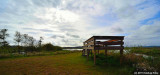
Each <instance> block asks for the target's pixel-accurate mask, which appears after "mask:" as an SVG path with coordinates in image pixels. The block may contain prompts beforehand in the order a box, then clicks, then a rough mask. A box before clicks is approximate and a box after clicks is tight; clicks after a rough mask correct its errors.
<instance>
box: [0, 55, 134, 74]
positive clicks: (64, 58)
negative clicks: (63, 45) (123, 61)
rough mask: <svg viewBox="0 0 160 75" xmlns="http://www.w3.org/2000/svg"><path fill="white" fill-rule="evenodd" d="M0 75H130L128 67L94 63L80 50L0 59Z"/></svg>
mask: <svg viewBox="0 0 160 75" xmlns="http://www.w3.org/2000/svg"><path fill="white" fill-rule="evenodd" d="M0 69H1V70H0V75H17V74H22V75H23V74H27V75H28V74H32V75H35V74H36V75H39V74H40V75H48V74H51V75H59V74H62V75H66V74H70V75H79V74H80V75H106V74H109V75H117V74H118V75H124V74H127V75H130V74H132V73H131V72H130V71H129V70H131V69H132V68H129V67H112V66H99V65H96V66H95V65H94V64H93V61H92V59H90V60H89V61H87V60H86V57H83V56H81V52H74V53H68V54H57V55H49V56H34V57H21V58H15V59H6V60H0Z"/></svg>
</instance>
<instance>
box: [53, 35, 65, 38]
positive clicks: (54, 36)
mask: <svg viewBox="0 0 160 75" xmlns="http://www.w3.org/2000/svg"><path fill="white" fill-rule="evenodd" d="M58 37H59V38H65V36H63V35H53V36H51V38H58Z"/></svg>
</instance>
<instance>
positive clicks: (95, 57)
mask: <svg viewBox="0 0 160 75" xmlns="http://www.w3.org/2000/svg"><path fill="white" fill-rule="evenodd" d="M95 41H96V39H95V38H94V40H93V42H94V49H93V50H94V65H96V50H95Z"/></svg>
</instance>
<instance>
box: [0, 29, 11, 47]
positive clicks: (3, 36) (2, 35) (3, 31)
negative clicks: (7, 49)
mask: <svg viewBox="0 0 160 75" xmlns="http://www.w3.org/2000/svg"><path fill="white" fill-rule="evenodd" d="M7 31H8V29H1V30H0V39H1V44H2V46H7V45H8V42H7V41H6V38H7V37H9V34H8V33H7Z"/></svg>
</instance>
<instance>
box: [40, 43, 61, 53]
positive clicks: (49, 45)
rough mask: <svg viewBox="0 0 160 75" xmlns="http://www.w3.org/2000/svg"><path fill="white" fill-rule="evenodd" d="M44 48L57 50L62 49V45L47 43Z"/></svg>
mask: <svg viewBox="0 0 160 75" xmlns="http://www.w3.org/2000/svg"><path fill="white" fill-rule="evenodd" d="M42 49H43V50H45V51H57V50H62V48H61V47H59V46H53V45H52V44H51V43H47V44H44V45H42Z"/></svg>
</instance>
